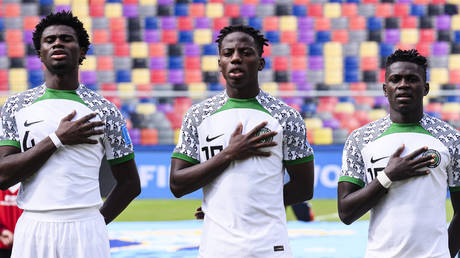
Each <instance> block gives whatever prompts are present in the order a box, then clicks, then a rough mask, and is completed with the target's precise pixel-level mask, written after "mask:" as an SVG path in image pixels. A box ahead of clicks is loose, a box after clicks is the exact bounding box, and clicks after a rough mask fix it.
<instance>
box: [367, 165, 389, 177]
mask: <svg viewBox="0 0 460 258" xmlns="http://www.w3.org/2000/svg"><path fill="white" fill-rule="evenodd" d="M384 169H385V168H374V169H372V168H368V169H367V172H368V173H369V175H370V176H371V180H374V178H376V177H377V173H378V172H380V171H382V170H384Z"/></svg>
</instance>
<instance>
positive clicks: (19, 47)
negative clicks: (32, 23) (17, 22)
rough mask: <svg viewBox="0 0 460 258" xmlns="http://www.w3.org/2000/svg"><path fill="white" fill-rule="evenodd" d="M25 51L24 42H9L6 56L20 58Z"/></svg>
mask: <svg viewBox="0 0 460 258" xmlns="http://www.w3.org/2000/svg"><path fill="white" fill-rule="evenodd" d="M25 53H26V48H25V46H24V43H22V42H19V43H11V44H9V45H8V57H12V58H20V57H24V56H25Z"/></svg>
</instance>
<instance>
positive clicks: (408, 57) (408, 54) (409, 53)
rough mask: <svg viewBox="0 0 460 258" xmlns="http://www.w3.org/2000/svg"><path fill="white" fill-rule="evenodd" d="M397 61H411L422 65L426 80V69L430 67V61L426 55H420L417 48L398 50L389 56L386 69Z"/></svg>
mask: <svg viewBox="0 0 460 258" xmlns="http://www.w3.org/2000/svg"><path fill="white" fill-rule="evenodd" d="M396 62H410V63H414V64H416V65H418V66H420V67H422V69H423V71H424V73H423V75H424V78H425V80H426V70H427V68H428V61H427V59H426V57H424V56H422V55H420V53H419V52H418V51H417V49H410V50H401V49H398V50H396V51H395V52H394V53H393V54H391V55H390V56H388V58H387V60H386V63H385V70H386V71H388V67H390V65H392V64H393V63H396Z"/></svg>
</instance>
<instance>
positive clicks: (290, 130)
mask: <svg viewBox="0 0 460 258" xmlns="http://www.w3.org/2000/svg"><path fill="white" fill-rule="evenodd" d="M256 99H257V101H258V102H259V103H260V104H261V105H262V106H263V107H264V108H265V109H266V110H267V111H268V112H270V114H271V115H272V116H273V117H274V118H275V119H277V120H278V121H279V123H280V124H281V126H282V127H283V130H284V133H283V135H284V136H285V138H284V139H283V152H284V160H296V159H300V158H304V157H308V156H310V155H312V154H313V150H312V148H311V146H310V145H309V143H308V141H307V131H306V128H305V122H304V121H303V119H302V117H301V116H300V114H299V113H298V112H297V111H296V110H295V109H293V108H291V107H289V106H288V105H287V104H285V103H283V102H282V101H280V100H278V99H276V98H275V97H272V96H270V95H269V94H267V93H265V92H263V91H260V93H259V94H258V95H257V97H256ZM227 100H228V96H227V94H226V93H225V92H221V93H219V94H218V95H216V96H214V97H212V98H209V99H206V100H204V101H202V102H200V103H198V104H195V105H193V106H192V107H191V108H190V109H189V110H188V111H187V113H186V114H185V116H184V120H183V122H182V128H181V137H182V141H181V142H180V143H179V144H178V145H177V146H176V148H175V149H174V152H175V153H181V154H184V155H186V156H188V157H191V158H193V159H196V160H200V156H199V150H198V146H199V141H198V139H199V138H198V131H197V128H198V126H199V125H200V124H201V122H202V121H203V120H204V119H205V118H206V117H208V116H210V115H212V114H213V113H214V112H215V111H217V110H218V109H219V108H221V107H222V106H223V105H224V104H225V103H226V102H227Z"/></svg>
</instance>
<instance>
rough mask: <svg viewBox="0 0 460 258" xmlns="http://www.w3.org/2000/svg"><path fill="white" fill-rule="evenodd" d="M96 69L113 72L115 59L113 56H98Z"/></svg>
mask: <svg viewBox="0 0 460 258" xmlns="http://www.w3.org/2000/svg"><path fill="white" fill-rule="evenodd" d="M96 69H97V70H99V71H112V70H113V58H112V57H111V56H98V57H97V68H96Z"/></svg>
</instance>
